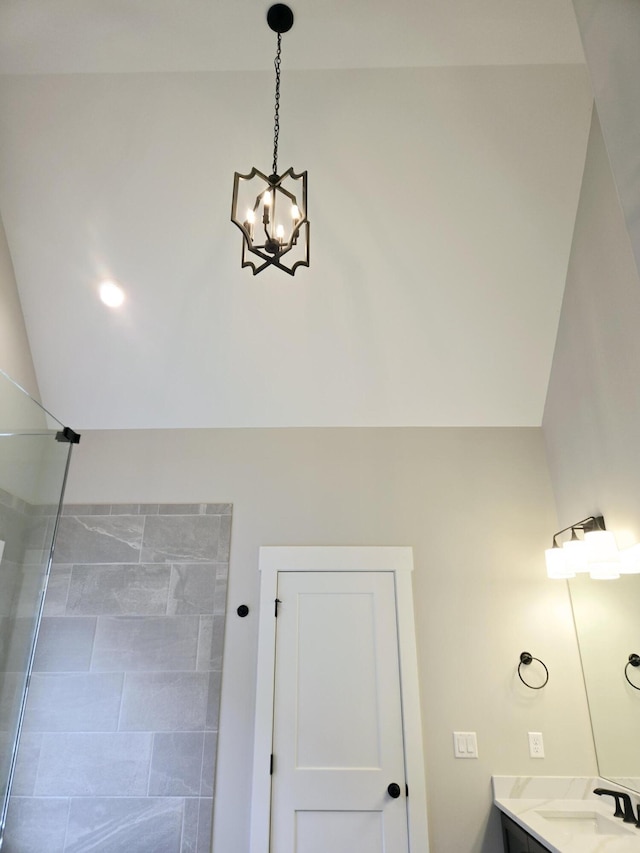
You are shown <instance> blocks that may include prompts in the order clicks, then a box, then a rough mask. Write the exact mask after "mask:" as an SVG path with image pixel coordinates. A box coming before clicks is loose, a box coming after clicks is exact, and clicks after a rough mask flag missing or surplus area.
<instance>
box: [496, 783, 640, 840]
mask: <svg viewBox="0 0 640 853" xmlns="http://www.w3.org/2000/svg"><path fill="white" fill-rule="evenodd" d="M492 783H493V801H494V803H495V804H496V806H497V807H498V808H499V809H500V810H501V811H503V812H504V813H505V814H506V815H508V816H509V817H510V818H511V819H512V820H513V821H515V822H516V823H517V824H519V826H521V827H522V828H523V829H524V830H525V831H526V832H528V833H529V834H530V835H532V836H533V837H534V838H536V839H537V840H538V841H540V843H541V844H544V845H545V847H548V848H549V849H550V850H551V851H553V853H640V829H637V828H636V827H635V825H634V824H629V823H624V822H623V821H622V819H621V818H614V817H613V812H614V807H615V803H614V801H613V798H612V797H599V796H597V795H596V794H594V793H593V789H594V788H607V789H608V790H614V791H622V792H625V793H628V794H629V795H630V796H631V800H632V802H633V803H634V804H637V803H638V796H637V795H635V794H633V792H630V791H626V790H625V789H624V788H622V787H620V786H619V785H615V784H613V783H612V782H609V781H607V780H606V779H601V778H599V777H597V776H596V777H585V776H493V777H492ZM583 815H584V819H582V816H583ZM596 823H597V824H598V832H597V833H596V832H593V831H592V829H589V830H587V829H586V827H593V826H594V825H595V824H596ZM609 829H611V832H615V833H616V834H610V833H609Z"/></svg>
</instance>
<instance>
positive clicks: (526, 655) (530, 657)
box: [518, 652, 640, 690]
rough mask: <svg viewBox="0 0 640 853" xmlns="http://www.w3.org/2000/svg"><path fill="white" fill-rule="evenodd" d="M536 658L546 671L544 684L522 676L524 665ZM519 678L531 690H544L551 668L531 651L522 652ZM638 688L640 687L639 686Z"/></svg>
mask: <svg viewBox="0 0 640 853" xmlns="http://www.w3.org/2000/svg"><path fill="white" fill-rule="evenodd" d="M534 660H537V661H538V663H539V664H540V665H541V666H542V668H543V669H544V671H545V679H544V681H543V682H542V684H538V685H537V686H536V685H534V684H529V682H528V681H525V680H524V678H523V677H522V671H521V670H522V666H523V665H524V666H529V664H530V663H531V662H532V661H534ZM639 660H640V659H639ZM518 678H519V679H520V681H521V682H522V683H523V684H525V685H526V686H527V687H529V688H531V690H542V688H543V687H544V686H545V684H546V683H547V681H549V670H548V669H547V667H546V666H545V664H544V663H543V662H542V661H541V660H540V658H534V656H533V655H532V654H531V653H530V652H520V663H519V664H518ZM638 689H640V688H638Z"/></svg>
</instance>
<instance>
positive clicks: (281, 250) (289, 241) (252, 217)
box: [231, 3, 309, 275]
mask: <svg viewBox="0 0 640 853" xmlns="http://www.w3.org/2000/svg"><path fill="white" fill-rule="evenodd" d="M267 23H268V24H269V27H270V28H271V29H272V30H273V31H274V32H276V33H277V36H278V38H277V50H276V57H275V60H274V68H275V83H276V85H275V107H274V127H273V164H272V172H271V174H270V175H265V174H264V172H261V171H260V170H259V169H256V168H255V166H254V167H253V168H252V169H251V171H250V172H249V173H248V174H242V173H240V172H235V173H234V180H233V199H232V203H231V221H232V222H233V223H234V225H237V226H238V228H239V229H240V231H242V237H243V240H242V266H243V267H247V266H248V267H251V269H252V271H253V274H254V275H257V274H258V273H259V272H262V270H264V269H266V268H267V267H270V266H274V267H277V268H278V269H281V270H283V271H284V272H286V273H289V275H295V272H296V270H297V269H298V267H300V266H306V267H308V266H309V220H308V219H307V173H306V171H305V172H300V173H297V172H295V171H294V170H293V168H289V169H287V170H286V171H285V172H283V173H282V174H281V175H280V174H278V142H279V138H280V66H281V62H282V58H281V57H282V33H285V32H288V31H289V30H290V29H291V27H292V26H293V12H292V11H291V9H290V8H289V7H288V6H286V5H285V4H284V3H276V4H275V5H274V6H271V8H270V9H269V11H268V13H267ZM250 184H251V186H250ZM242 211H244V213H243V212H242ZM251 255H255V256H257V257H258V258H259V259H260V261H259V262H258V263H256V262H255V261H254V260H253V259H252V258H251Z"/></svg>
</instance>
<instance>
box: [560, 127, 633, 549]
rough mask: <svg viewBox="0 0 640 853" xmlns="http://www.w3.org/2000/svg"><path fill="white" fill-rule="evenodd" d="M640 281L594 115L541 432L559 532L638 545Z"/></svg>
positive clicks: (603, 144)
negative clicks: (603, 533) (596, 526)
mask: <svg viewBox="0 0 640 853" xmlns="http://www.w3.org/2000/svg"><path fill="white" fill-rule="evenodd" d="M639 330H640V279H639V277H638V271H637V268H636V265H635V261H634V255H633V251H632V246H631V242H630V239H629V235H628V233H627V229H626V226H625V220H624V215H623V211H622V209H621V206H620V202H619V200H618V195H617V192H616V186H615V184H614V177H613V174H612V171H611V168H610V165H609V158H608V156H607V151H606V149H605V143H604V139H603V134H602V131H601V129H600V122H599V120H598V115H597V113H596V111H595V110H594V115H593V121H592V126H591V133H590V137H589V145H588V149H587V160H586V165H585V173H584V180H583V186H582V193H581V196H580V203H579V206H578V213H577V218H576V227H575V233H574V239H573V246H572V251H571V258H570V262H569V270H568V275H567V284H566V289H565V295H564V301H563V305H562V312H561V316H560V325H559V329H558V338H557V342H556V349H555V354H554V359H553V367H552V371H551V378H550V382H549V391H548V396H547V403H546V407H545V415H544V421H543V430H544V435H545V440H546V445H547V452H548V460H549V467H550V472H551V478H552V481H553V488H554V493H555V497H556V503H557V508H558V518H559V522H560V524H559V527H564V526H565V525H567V524H570V523H571V522H572V521H577V520H578V519H580V518H584V517H585V516H586V515H590V514H592V513H594V512H596V511H598V512H602V513H603V514H604V516H605V521H606V524H607V527H609V528H610V529H613V530H614V531H616V533H617V534H618V537H619V544H620V545H621V546H623V545H625V544H628V542H629V541H640V486H639V484H640V453H639V452H638V437H639V436H640V392H639V387H640V384H639V381H640V334H639Z"/></svg>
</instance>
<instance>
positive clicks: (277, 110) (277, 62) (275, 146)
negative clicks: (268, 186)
mask: <svg viewBox="0 0 640 853" xmlns="http://www.w3.org/2000/svg"><path fill="white" fill-rule="evenodd" d="M281 54H282V33H278V50H277V52H276V58H275V60H274V62H273V65H274V68H275V70H276V103H275V110H274V115H273V174H274V175H277V174H278V137H279V136H280V64H281V58H280V57H281Z"/></svg>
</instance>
